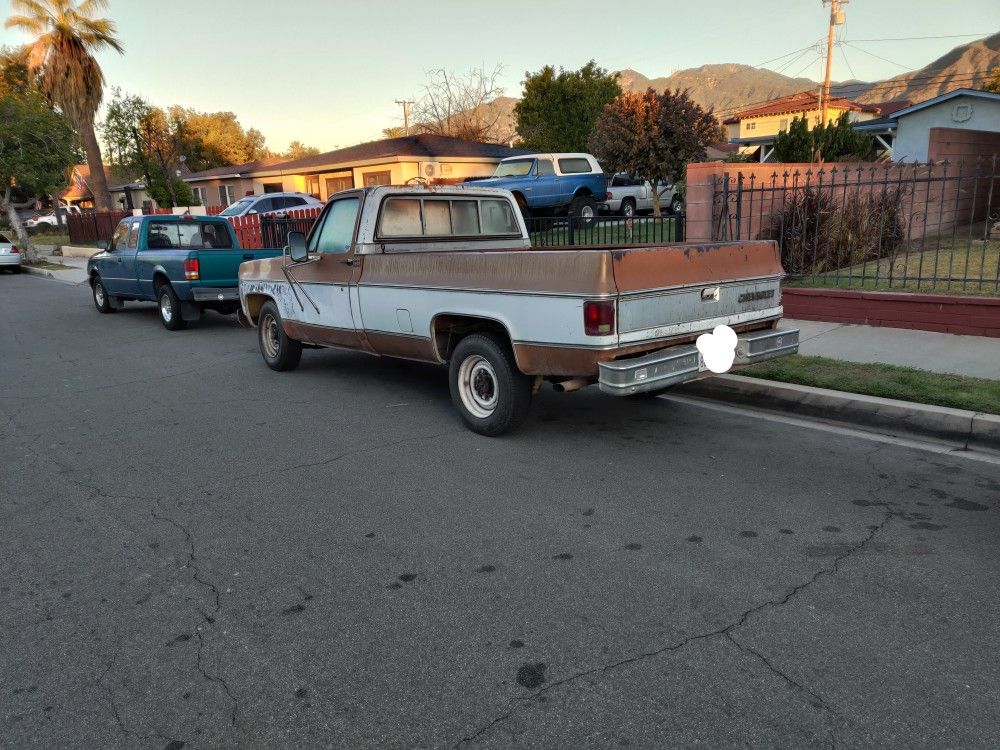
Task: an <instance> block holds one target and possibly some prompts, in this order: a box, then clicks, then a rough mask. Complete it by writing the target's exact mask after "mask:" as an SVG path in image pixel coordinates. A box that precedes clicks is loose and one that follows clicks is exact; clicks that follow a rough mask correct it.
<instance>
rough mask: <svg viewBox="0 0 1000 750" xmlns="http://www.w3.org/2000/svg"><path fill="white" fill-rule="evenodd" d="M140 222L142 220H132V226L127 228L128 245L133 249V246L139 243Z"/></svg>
mask: <svg viewBox="0 0 1000 750" xmlns="http://www.w3.org/2000/svg"><path fill="white" fill-rule="evenodd" d="M141 223H142V222H139V221H133V222H132V228H131V229H130V230H129V233H128V246H129V247H130V248H132V249H133V250H134V249H135V246H136V245H137V244H139V225H140V224H141Z"/></svg>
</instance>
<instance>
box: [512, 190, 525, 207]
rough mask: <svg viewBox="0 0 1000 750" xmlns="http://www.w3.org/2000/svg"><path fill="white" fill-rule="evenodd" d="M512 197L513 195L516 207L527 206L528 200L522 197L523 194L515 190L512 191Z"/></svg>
mask: <svg viewBox="0 0 1000 750" xmlns="http://www.w3.org/2000/svg"><path fill="white" fill-rule="evenodd" d="M513 195H514V202H515V203H517V205H518V206H522V205H524V206H526V205H528V199H527V198H525V197H524V194H523V193H520V192H518V191H517V190H515V191H513Z"/></svg>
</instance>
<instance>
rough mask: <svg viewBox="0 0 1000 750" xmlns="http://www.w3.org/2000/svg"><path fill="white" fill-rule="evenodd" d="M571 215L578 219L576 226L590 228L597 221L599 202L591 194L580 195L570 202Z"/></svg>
mask: <svg viewBox="0 0 1000 750" xmlns="http://www.w3.org/2000/svg"><path fill="white" fill-rule="evenodd" d="M569 215H570V216H571V217H572V218H573V219H575V220H576V224H575V228H578V229H590V227H592V226H594V223H595V222H596V221H597V204H596V203H595V202H594V199H593V198H592V197H591V196H589V195H578V196H576V197H575V198H574V199H573V202H572V203H570V204H569Z"/></svg>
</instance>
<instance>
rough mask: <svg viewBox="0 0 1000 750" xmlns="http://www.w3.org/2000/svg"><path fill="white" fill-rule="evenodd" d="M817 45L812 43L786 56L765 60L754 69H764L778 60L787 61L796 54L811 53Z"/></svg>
mask: <svg viewBox="0 0 1000 750" xmlns="http://www.w3.org/2000/svg"><path fill="white" fill-rule="evenodd" d="M816 44H817V42H813V43H812V44H810V45H809V46H808V47H803V48H802V49H797V50H795V51H794V52H788V53H786V54H784V55H779V56H778V57H772V58H771V59H770V60H765V61H764V62H762V63H757V64H756V65H754V67H755V68H763V67H764V66H765V65H767V64H768V63H773V62H777V61H778V60H783V59H785V58H786V57H790V56H792V55H796V54H798V53H800V52H808V51H809V50H811V49H812V48H813V47H815V46H816Z"/></svg>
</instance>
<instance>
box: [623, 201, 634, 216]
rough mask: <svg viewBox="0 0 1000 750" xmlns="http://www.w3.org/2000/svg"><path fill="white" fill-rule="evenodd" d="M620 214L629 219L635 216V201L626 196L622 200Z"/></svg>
mask: <svg viewBox="0 0 1000 750" xmlns="http://www.w3.org/2000/svg"><path fill="white" fill-rule="evenodd" d="M622 216H624V217H625V218H626V219H631V218H632V217H633V216H635V201H634V200H632V199H631V198H626V199H625V200H623V201H622Z"/></svg>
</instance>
